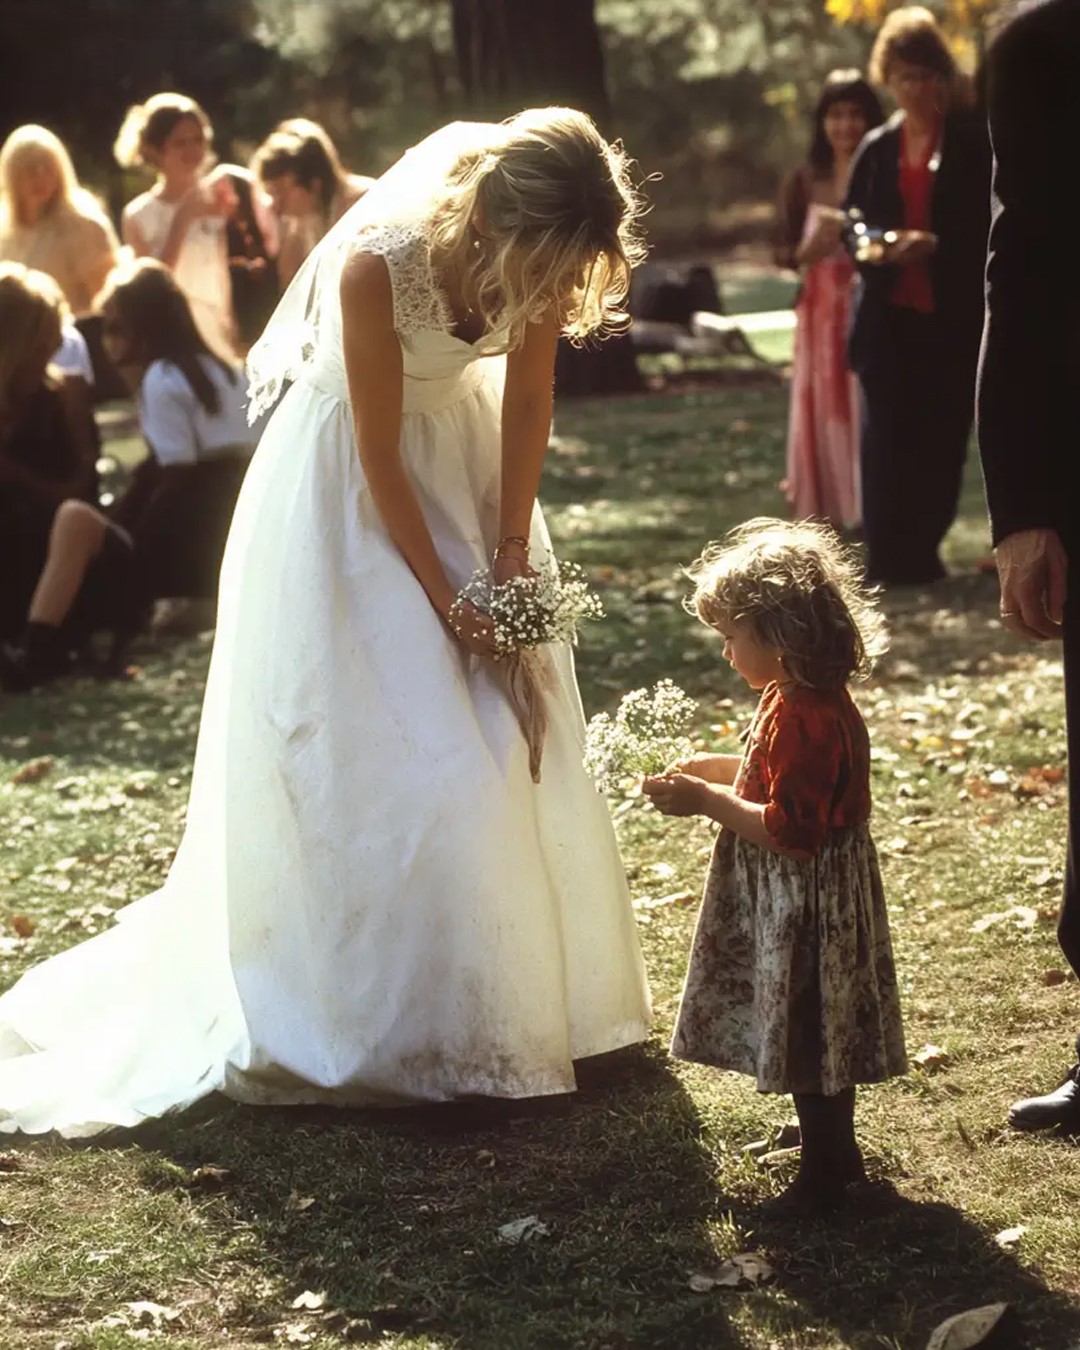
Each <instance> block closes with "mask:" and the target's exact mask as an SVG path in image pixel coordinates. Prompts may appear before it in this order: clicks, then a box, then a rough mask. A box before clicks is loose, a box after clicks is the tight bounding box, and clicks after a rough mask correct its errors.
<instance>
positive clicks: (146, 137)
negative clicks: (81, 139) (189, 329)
mask: <svg viewBox="0 0 1080 1350" xmlns="http://www.w3.org/2000/svg"><path fill="white" fill-rule="evenodd" d="M212 141H213V128H212V127H211V125H210V119H209V118H208V117H207V115H206V113H205V112H204V111H203V110H202V108H201V107H200V106H199V105H198V104H197V103H196V102H195V100H194V99H192V98H188V97H187V95H186V94H176V93H164V94H155V95H154V96H153V97H152V98H148V99H147V100H146V102H145V103H140V104H136V105H135V106H134V107H132V108H129V109H128V111H127V115H126V116H125V118H124V122H123V125H122V126H121V128H120V133H119V135H118V136H117V138H116V144H115V146H114V153H115V155H116V159H117V162H118V163H119V164H121V165H123V166H124V167H125V168H143V169H147V170H149V171H150V172H151V173H154V174H156V175H157V181H156V182H155V183H154V185H153V187H151V188H150V189H149V190H148V191H147V192H144V193H142V194H141V195H140V196H138V197H136V198H134V200H133V201H130V202H128V204H127V206H125V207H124V213H123V216H122V218H121V228H122V231H123V236H124V242H125V243H126V244H129V245H130V246H131V248H132V249H133V251H134V253H135V255H136V257H140V258H142V257H151V258H157V259H158V260H159V261H161V262H163V263H164V264H165V266H166V267H168V268H170V269H171V271H172V272H173V274H174V275H175V277H176V280H177V282H178V284H179V286H180V289H181V290H182V291H183V292H184V294H185V295H186V296H187V299H188V303H189V304H190V305H191V312H192V313H193V314H194V316H195V322H196V324H198V327H199V332H200V333H201V334H202V336H203V339H204V341H205V342H206V344H207V345H208V346H209V347H210V349H211V350H212V351H214V352H216V353H217V354H218V355H219V356H222V357H225V358H229V359H233V358H235V356H236V353H237V335H236V321H235V317H234V315H233V308H232V300H231V290H230V279H229V249H228V243H227V238H226V218H227V214H228V208H227V205H226V203H225V202H224V201H223V199H222V195H221V194H220V193H219V192H218V191H217V190H216V186H217V179H218V178H219V177H221V176H222V173H221V171H214V172H211V171H210V166H211V164H212V162H213V154H212V150H211V145H212Z"/></svg>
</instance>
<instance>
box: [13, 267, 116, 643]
mask: <svg viewBox="0 0 1080 1350" xmlns="http://www.w3.org/2000/svg"><path fill="white" fill-rule="evenodd" d="M65 309H66V306H65V304H64V298H63V296H62V295H61V293H60V288H59V286H58V285H57V284H56V282H55V281H54V280H53V279H52V277H50V276H48V275H47V274H46V273H44V272H33V271H31V270H30V269H28V268H26V267H23V266H22V265H21V264H20V263H0V579H2V584H0V639H3V638H8V637H11V636H13V635H14V634H15V633H16V632H17V631H18V629H19V628H20V627H21V624H22V620H23V619H24V617H25V612H26V605H27V602H28V600H29V598H30V593H31V591H32V590H33V587H34V582H35V580H36V578H37V574H38V572H39V571H40V569H41V564H42V562H43V560H44V557H45V546H46V542H47V540H48V537H49V529H50V526H51V524H52V520H53V516H54V514H55V512H56V509H57V507H58V506H59V505H60V503H61V502H62V501H63V500H64V499H65V498H67V497H82V498H83V499H85V500H93V499H94V495H95V494H94V487H95V472H94V464H95V460H96V450H97V443H96V437H95V434H94V425H93V417H92V415H91V413H90V411H89V407H88V405H87V403H86V399H85V391H84V390H83V389H81V388H79V386H81V384H82V381H81V380H78V379H76V378H74V377H72V376H69V375H67V374H65V373H64V372H63V371H60V370H58V369H57V368H56V367H55V366H54V365H53V364H52V358H53V356H54V354H55V352H56V349H57V347H58V346H59V343H60V333H61V329H62V326H63V318H64V312H65Z"/></svg>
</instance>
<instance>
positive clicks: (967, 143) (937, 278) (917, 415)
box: [845, 5, 990, 585]
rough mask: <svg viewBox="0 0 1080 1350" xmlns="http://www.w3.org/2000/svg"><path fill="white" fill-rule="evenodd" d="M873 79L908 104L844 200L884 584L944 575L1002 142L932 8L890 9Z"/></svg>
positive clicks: (876, 574) (865, 158)
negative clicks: (969, 102)
mask: <svg viewBox="0 0 1080 1350" xmlns="http://www.w3.org/2000/svg"><path fill="white" fill-rule="evenodd" d="M870 73H871V78H873V79H874V80H875V82H876V83H878V84H879V85H882V86H884V87H885V88H886V89H888V91H889V92H890V93H891V94H892V95H893V97H894V99H895V101H896V103H897V107H898V111H897V112H896V114H895V115H894V116H893V117H892V118H891V119H890V120H889V121H888V122H887V123H886V124H885V125H884V126H883V127H880V128H877V129H876V130H874V131H871V132H870V133H869V135H868V136H867V137H866V138H865V140H864V141H863V143H862V145H861V147H860V148H859V151H858V154H857V156H856V159H855V163H854V165H853V166H852V171H851V180H850V184H849V187H848V194H847V199H846V201H845V207H846V208H847V209H848V210H849V211H850V212H852V213H853V219H854V222H855V223H854V226H853V228H852V229H851V231H850V232H849V244H850V246H851V248H852V250H853V253H854V256H855V261H856V263H857V264H858V266H859V273H860V278H859V285H858V292H857V295H856V300H855V307H854V314H853V319H852V329H851V338H850V344H849V356H850V361H851V366H852V369H853V370H854V371H855V372H856V374H857V375H858V377H859V382H860V385H861V388H862V395H863V439H862V494H863V531H864V537H865V542H866V566H867V575H868V577H869V579H870V580H872V581H876V582H881V583H884V584H895V585H921V584H923V583H926V582H931V581H936V580H938V579H939V578H941V577H943V576H944V575H945V569H944V567H943V566H942V562H941V558H940V556H939V553H938V549H939V546H940V544H941V541H942V539H944V537H945V534H946V533H947V531H948V529H949V526H950V525H951V524H952V522H953V520H954V519H955V516H956V510H957V506H958V503H959V498H960V486H961V480H962V477H963V469H964V459H965V456H966V453H967V443H968V438H969V436H970V432H971V423H972V418H973V413H974V400H975V369H976V364H977V361H978V353H979V340H980V336H981V333H982V322H983V267H984V262H985V257H986V234H987V229H988V224H989V183H990V147H989V138H988V136H987V133H986V127H985V123H984V122H983V121H982V119H981V118H980V117H979V116H978V115H977V113H976V112H975V111H974V109H972V108H970V107H968V106H966V100H965V98H964V91H963V85H962V82H961V79H960V76H959V74H958V72H957V69H956V65H955V63H954V61H953V58H952V54H951V53H950V51H949V48H948V46H947V44H946V42H945V39H944V37H943V36H942V34H941V31H940V29H939V28H938V26H937V23H936V21H935V20H934V18H933V15H931V14H930V12H929V11H928V10H925V9H923V8H921V7H920V6H914V5H912V6H908V7H906V8H903V9H898V10H894V11H893V12H892V14H890V15H889V17H888V19H887V20H886V21H885V24H884V25H883V27H882V29H881V32H880V33H879V35H878V39H877V42H876V44H875V46H874V52H873V56H872V58H871V67H870ZM855 213H857V214H855Z"/></svg>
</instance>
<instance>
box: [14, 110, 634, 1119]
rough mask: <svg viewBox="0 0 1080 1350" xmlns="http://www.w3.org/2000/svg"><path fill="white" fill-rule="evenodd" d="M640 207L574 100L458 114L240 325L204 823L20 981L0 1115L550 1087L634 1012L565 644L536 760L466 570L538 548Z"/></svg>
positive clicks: (623, 1033) (542, 668)
mask: <svg viewBox="0 0 1080 1350" xmlns="http://www.w3.org/2000/svg"><path fill="white" fill-rule="evenodd" d="M637 209H638V204H637V201H636V199H635V196H634V193H633V191H632V189H631V188H630V186H629V183H628V179H627V170H626V165H625V163H624V161H623V158H622V155H621V152H620V151H619V150H618V148H617V147H613V146H611V145H608V144H606V143H605V142H604V141H603V140H602V139H601V137H600V136H599V135H598V133H597V131H596V129H595V127H594V126H593V124H592V123H591V122H590V121H589V119H588V118H587V117H585V116H583V115H582V114H581V113H577V112H573V111H569V110H567V109H560V108H551V109H545V110H541V111H532V112H526V113H522V114H520V115H519V116H517V117H515V118H512V119H511V120H510V121H508V122H507V123H505V124H503V125H498V126H496V125H479V124H465V123H457V124H454V125H452V126H449V127H446V128H444V129H443V130H442V131H440V132H436V133H435V134H434V135H433V136H431V137H429V138H428V140H426V141H424V142H423V143H422V144H421V145H420V146H418V147H416V149H414V150H412V151H410V152H409V153H408V154H407V155H405V156H404V158H403V159H402V160H400V161H399V162H398V164H396V165H395V166H394V167H393V168H392V169H391V170H389V171H388V173H386V174H385V175H384V176H383V178H381V179H380V180H379V181H378V182H377V183H376V184H375V186H374V187H373V188H372V189H371V190H370V191H369V192H368V193H367V194H366V196H365V197H364V198H363V199H362V200H361V201H360V202H359V203H358V204H357V205H356V206H355V207H354V208H353V209H352V210H351V211H350V212H349V213H348V214H347V215H346V216H345V217H344V218H343V219H342V220H341V222H339V224H338V225H337V226H336V227H335V228H334V229H333V230H332V231H331V232H330V233H329V234H328V235H327V236H326V238H325V239H324V240H323V241H322V243H321V244H320V245H319V247H318V248H317V249H316V250H315V252H314V253H313V254H312V255H311V256H310V257H309V258H308V260H307V262H306V263H305V264H304V266H303V267H302V268H301V270H300V271H299V273H298V274H297V277H296V279H295V280H294V282H293V284H292V286H291V287H290V289H289V291H288V292H287V293H286V296H285V298H284V299H283V301H282V303H281V305H280V306H279V308H278V311H277V314H276V315H275V317H274V319H273V320H272V321H271V324H270V326H269V328H268V329H267V332H266V335H265V336H264V338H263V339H262V341H261V342H260V343H259V344H258V345H257V346H256V348H255V349H254V351H253V352H252V356H251V363H250V373H251V376H252V382H253V385H252V389H253V401H254V410H255V411H256V412H258V411H261V410H262V408H263V407H265V406H267V405H268V404H271V403H273V402H274V400H275V399H280V402H279V404H278V406H277V408H276V410H275V412H274V414H273V417H272V418H271V421H270V423H269V426H268V427H267V429H266V431H265V433H264V435H263V437H262V441H261V444H260V447H259V449H258V451H257V452H256V455H255V458H254V460H253V462H252V465H251V468H250V470H249V471H248V475H247V478H246V481H245V485H244V488H243V491H242V492H241V495H240V500H239V502H238V505H237V509H236V514H235V517H234V521H233V526H232V532H231V534H230V538H229V543H228V547H227V549H226V553H225V561H224V565H223V568H222V574H221V594H220V603H219V620H218V631H217V638H216V642H215V645H214V653H213V658H212V661H211V666H210V674H209V679H208V683H207V690H206V701H205V705H204V709H203V719H202V726H201V729H200V733H199V743H198V749H197V752H196V758H195V771H194V777H193V782H192V791H191V801H190V805H189V809H188V819H187V828H186V833H185V835H184V839H183V842H182V844H181V847H180V850H179V853H178V854H177V858H176V861H175V863H174V865H173V868H172V871H171V872H170V874H169V877H168V879H167V881H166V883H165V885H164V887H163V888H162V889H161V890H160V891H158V892H157V893H156V894H154V895H152V896H149V897H148V898H146V899H144V900H141V901H139V902H138V903H136V904H134V905H131V906H130V907H129V908H128V909H126V910H125V911H124V912H123V913H122V915H121V918H120V922H119V923H118V924H117V925H116V927H115V928H113V929H112V930H110V931H109V932H107V933H105V934H102V935H101V936H99V937H96V938H93V939H91V940H90V941H88V942H85V943H83V944H82V945H81V946H78V947H75V948H73V949H72V950H71V951H68V952H66V953H64V954H62V955H60V956H58V957H55V958H53V959H52V960H50V961H46V962H45V963H43V964H42V965H40V966H38V967H36V968H35V969H33V970H31V971H30V972H29V973H28V974H27V975H25V976H24V977H23V979H22V980H21V981H20V982H19V983H18V984H17V985H16V986H15V987H14V988H13V989H12V990H10V992H8V993H7V994H6V995H4V997H3V998H0V1127H2V1128H5V1129H8V1130H23V1131H28V1132H38V1131H45V1130H50V1129H56V1130H59V1131H61V1132H62V1133H64V1134H68V1135H82V1134H92V1133H94V1132H96V1131H98V1130H101V1129H102V1128H105V1127H107V1126H109V1125H134V1124H136V1123H138V1122H139V1121H140V1120H142V1119H144V1118H146V1117H148V1116H155V1115H160V1114H162V1113H163V1112H165V1111H168V1110H172V1109H177V1108H180V1107H183V1106H185V1105H187V1104H188V1103H190V1102H192V1101H193V1100H195V1099H196V1098H198V1097H200V1096H202V1095H203V1094H206V1093H209V1092H212V1091H214V1090H220V1091H223V1092H225V1093H226V1094H227V1095H228V1096H230V1097H232V1098H234V1099H236V1100H239V1101H245V1102H263V1103H269V1102H276V1103H298V1102H332V1103H339V1104H342V1105H373V1104H387V1105H389V1104H394V1103H402V1102H409V1101H414V1102H415V1101H425V1100H426V1101H440V1100H447V1099H452V1098H456V1097H461V1096H467V1095H475V1094H480V1095H489V1096H500V1097H520V1096H531V1095H539V1094H544V1093H560V1092H567V1091H570V1090H572V1089H573V1088H574V1086H575V1081H574V1071H573V1061H574V1060H575V1059H576V1058H580V1057H585V1056H589V1055H594V1054H598V1053H600V1052H603V1051H607V1050H612V1049H615V1048H616V1047H619V1046H623V1045H627V1044H631V1043H633V1042H636V1041H639V1040H641V1039H642V1038H643V1037H644V1036H645V1034H646V1032H647V1029H648V1019H649V1013H648V993H647V988H646V983H645V977H644V971H643V966H642V962H641V956H640V953H639V950H638V945H637V938H636V931H635V925H634V921H633V916H632V913H631V908H630V904H629V897H628V893H627V888H626V882H625V879H624V874H623V869H622V865H621V863H620V859H619V854H618V850H617V847H616V843H615V838H614V835H613V832H612V828H611V824H610V820H609V817H608V814H607V807H606V805H605V803H604V800H603V799H602V798H601V797H600V796H599V795H598V794H597V793H596V791H595V790H594V788H593V786H592V784H591V783H590V781H589V780H588V778H587V777H586V774H585V771H584V769H583V767H582V763H581V756H582V736H583V722H582V714H581V707H580V702H579V698H578V693H577V687H576V684H575V680H574V671H573V665H572V662H571V656H570V652H569V650H568V649H566V648H565V647H562V646H555V647H548V648H541V649H539V653H540V655H539V656H534V657H531V658H530V660H529V667H528V669H529V672H530V679H531V681H532V684H533V689H534V692H536V693H538V694H539V697H540V699H541V700H542V705H543V716H542V717H541V718H540V719H539V722H540V726H541V728H542V730H543V745H542V756H540V761H539V772H538V773H537V757H538V755H539V747H538V744H537V741H538V736H537V729H536V726H533V727H532V728H531V734H530V736H526V734H524V731H525V724H526V721H527V719H525V718H523V717H522V716H521V712H520V708H519V707H518V706H517V704H516V703H515V702H514V701H513V700H511V698H510V696H509V694H508V686H507V682H506V680H505V674H504V666H503V665H502V664H501V663H498V662H495V661H494V660H492V659H491V655H492V653H493V651H494V643H493V633H492V630H491V627H490V623H489V621H488V620H487V619H486V618H485V617H484V616H483V615H482V614H481V613H480V612H479V611H477V610H475V609H472V608H471V607H470V606H469V605H468V603H466V602H463V601H461V600H457V596H458V591H459V589H460V588H461V587H462V586H464V584H465V583H466V582H467V581H468V579H469V577H470V576H471V574H472V573H473V572H474V570H476V569H478V568H482V567H489V566H491V567H493V568H494V570H495V573H496V576H497V577H500V578H507V577H510V576H514V575H518V574H522V573H524V572H525V571H527V569H528V566H529V556H530V550H532V553H533V555H534V557H535V556H536V555H537V554H538V553H539V552H540V551H541V550H546V549H547V548H548V546H549V544H548V537H547V533H546V530H545V527H544V523H543V519H542V517H541V514H540V511H539V509H538V508H537V506H536V501H535V498H536V491H537V484H538V481H539V478H540V470H541V465H542V461H543V458H544V452H545V449H546V446H547V441H548V433H549V425H550V418H551V403H552V371H553V366H554V357H555V345H556V341H557V339H558V336H559V334H560V332H562V333H568V334H570V335H571V336H584V335H585V334H588V333H590V332H595V331H597V330H601V329H604V328H610V327H615V326H618V325H619V324H620V323H622V322H625V316H624V315H623V314H622V313H621V303H622V299H623V297H624V296H625V292H626V285H627V281H628V274H629V270H630V267H631V266H632V265H633V263H634V262H635V261H636V260H637V258H638V256H639V254H640V251H641V246H640V243H639V242H638V240H637V238H636V236H635V233H634V218H635V215H636V214H637ZM283 389H284V390H285V393H284V396H283V397H282V396H281V392H282V390H283ZM455 602H456V603H455ZM518 702H520V699H519V700H518ZM530 750H532V754H530Z"/></svg>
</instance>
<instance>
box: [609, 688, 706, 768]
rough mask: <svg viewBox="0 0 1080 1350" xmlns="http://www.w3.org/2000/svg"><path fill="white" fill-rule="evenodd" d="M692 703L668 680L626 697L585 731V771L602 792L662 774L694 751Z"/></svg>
mask: <svg viewBox="0 0 1080 1350" xmlns="http://www.w3.org/2000/svg"><path fill="white" fill-rule="evenodd" d="M696 710H697V704H696V703H695V702H694V700H693V699H692V698H690V696H689V695H688V694H685V693H684V692H683V691H682V690H681V689H680V688H679V687H678V685H676V684H672V682H671V681H670V680H661V681H660V683H659V684H657V685H655V686H654V687H653V688H652V689H635V690H634V691H633V692H632V693H629V694H627V695H625V697H624V698H623V700H622V702H621V703H620V704H619V708H618V711H617V712H616V713H615V716H614V717H612V716H611V715H610V713H597V715H596V716H595V717H594V718H592V719H591V720H590V722H589V725H588V726H587V727H586V729H585V768H586V770H587V771H588V773H589V775H590V777H591V778H593V779H594V780H595V782H596V786H597V787H598V788H599V789H600V791H601V792H613V791H615V790H616V789H617V788H618V787H619V785H620V784H621V783H622V782H624V781H625V780H626V779H628V778H640V777H642V776H643V775H645V774H653V773H662V772H663V771H664V770H665V769H666V768H668V767H669V766H670V765H671V764H673V763H675V762H676V761H678V760H682V759H686V758H688V757H689V756H690V755H692V754H693V753H694V746H693V742H692V741H691V740H690V726H691V723H692V722H693V718H694V713H695V711H696Z"/></svg>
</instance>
